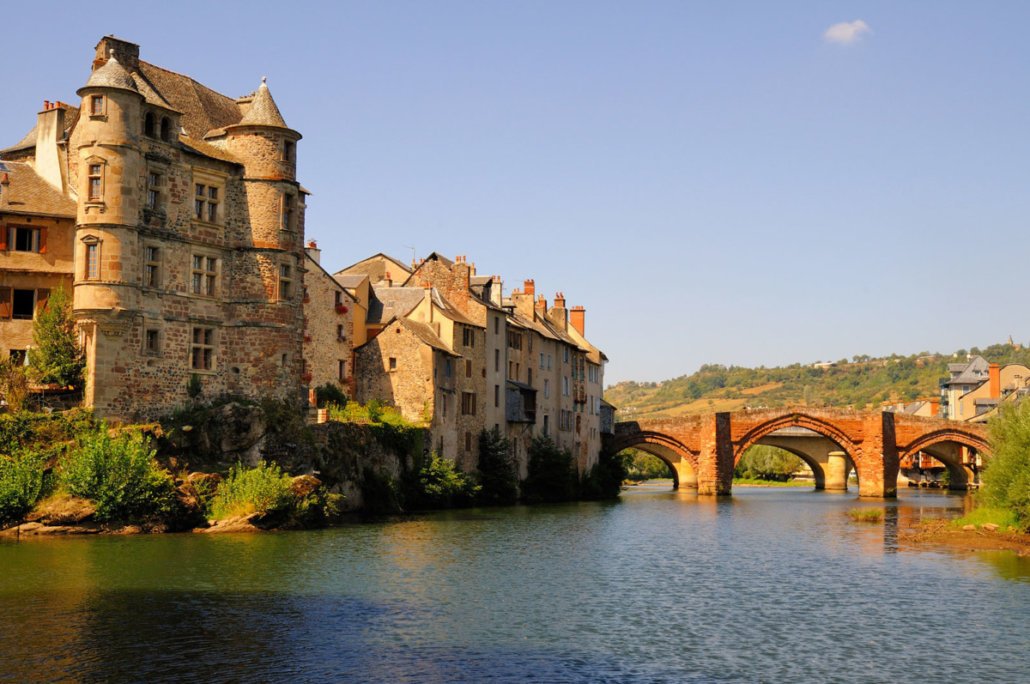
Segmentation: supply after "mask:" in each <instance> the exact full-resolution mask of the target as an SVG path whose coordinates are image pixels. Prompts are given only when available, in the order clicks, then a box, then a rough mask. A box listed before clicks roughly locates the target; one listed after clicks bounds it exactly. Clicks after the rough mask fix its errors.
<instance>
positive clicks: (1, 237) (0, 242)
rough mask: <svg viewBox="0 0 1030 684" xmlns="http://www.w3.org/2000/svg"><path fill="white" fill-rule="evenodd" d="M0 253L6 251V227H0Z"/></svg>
mask: <svg viewBox="0 0 1030 684" xmlns="http://www.w3.org/2000/svg"><path fill="white" fill-rule="evenodd" d="M0 251H2V252H6V251H7V226H5V225H0Z"/></svg>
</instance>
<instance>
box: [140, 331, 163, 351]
mask: <svg viewBox="0 0 1030 684" xmlns="http://www.w3.org/2000/svg"><path fill="white" fill-rule="evenodd" d="M143 351H144V352H146V353H147V354H158V353H160V351H161V333H160V332H159V331H158V330H157V329H156V328H148V329H147V330H146V331H145V333H144V337H143Z"/></svg>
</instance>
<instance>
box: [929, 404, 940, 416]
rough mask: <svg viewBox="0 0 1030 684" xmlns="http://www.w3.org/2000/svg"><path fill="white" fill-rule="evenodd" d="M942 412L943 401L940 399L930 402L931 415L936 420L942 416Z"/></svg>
mask: <svg viewBox="0 0 1030 684" xmlns="http://www.w3.org/2000/svg"><path fill="white" fill-rule="evenodd" d="M940 412H941V400H940V399H931V400H930V415H931V416H933V417H935V418H936V417H937V416H938V415H939V414H940Z"/></svg>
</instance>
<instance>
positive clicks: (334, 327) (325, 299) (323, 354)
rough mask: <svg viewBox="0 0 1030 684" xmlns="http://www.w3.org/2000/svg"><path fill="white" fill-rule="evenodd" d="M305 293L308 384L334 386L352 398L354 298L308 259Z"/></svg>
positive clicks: (305, 353)
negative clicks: (338, 302)
mask: <svg viewBox="0 0 1030 684" xmlns="http://www.w3.org/2000/svg"><path fill="white" fill-rule="evenodd" d="M304 292H305V299H304V301H305V303H304V365H305V372H306V374H310V380H309V381H308V384H309V385H310V386H311V387H320V386H322V385H326V384H331V385H336V386H338V387H340V389H341V390H343V391H344V392H345V393H347V395H348V396H354V387H353V382H352V380H353V371H354V359H353V351H354V350H353V347H352V345H353V340H354V304H355V302H354V298H353V297H351V295H350V294H348V293H347V291H346V290H344V289H343V288H342V287H341V286H340V285H339V283H337V282H336V281H335V280H334V279H333V277H332V276H330V275H329V274H328V273H326V272H325V271H324V270H322V268H321V267H320V266H319V265H318V264H316V263H314V262H313V261H311V260H310V259H309V260H308V262H307V268H306V269H305V272H304ZM337 300H339V301H340V304H339V306H337V304H336V302H337ZM341 364H343V368H342V374H341Z"/></svg>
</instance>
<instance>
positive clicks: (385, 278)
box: [383, 271, 393, 287]
mask: <svg viewBox="0 0 1030 684" xmlns="http://www.w3.org/2000/svg"><path fill="white" fill-rule="evenodd" d="M383 282H384V283H386V286H387V287H393V279H392V278H391V277H390V272H389V271H387V272H386V273H384V274H383Z"/></svg>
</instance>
